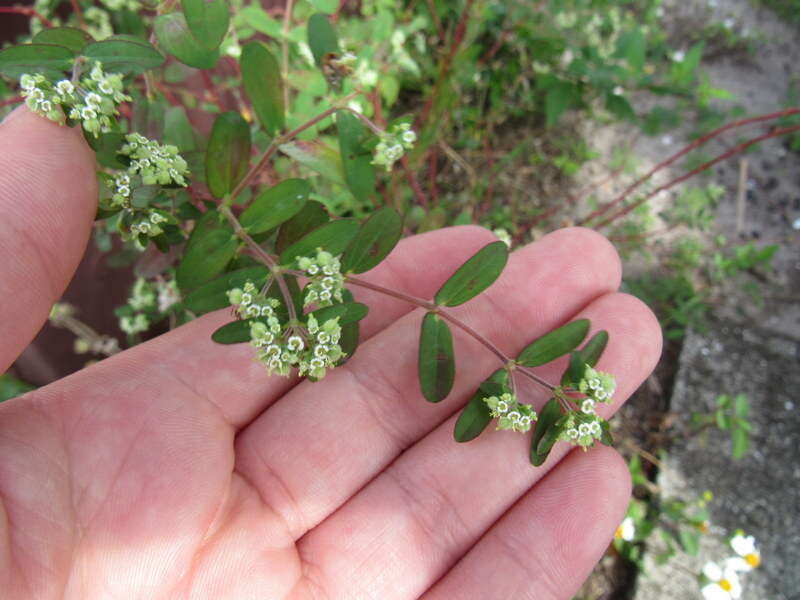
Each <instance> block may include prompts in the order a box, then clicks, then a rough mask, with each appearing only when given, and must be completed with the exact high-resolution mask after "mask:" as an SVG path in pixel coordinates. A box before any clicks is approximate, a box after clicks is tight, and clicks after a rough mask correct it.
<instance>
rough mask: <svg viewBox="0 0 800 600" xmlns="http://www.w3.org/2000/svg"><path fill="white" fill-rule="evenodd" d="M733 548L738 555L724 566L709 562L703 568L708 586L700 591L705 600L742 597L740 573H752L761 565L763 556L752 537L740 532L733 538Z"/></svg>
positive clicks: (730, 599) (727, 599)
mask: <svg viewBox="0 0 800 600" xmlns="http://www.w3.org/2000/svg"><path fill="white" fill-rule="evenodd" d="M730 543H731V548H732V549H733V551H734V552H735V553H736V554H737V556H735V557H733V558H728V559H727V560H725V562H724V563H723V564H722V566H720V565H718V564H717V563H715V562H708V563H706V565H705V566H704V567H703V576H704V578H705V580H706V584H705V585H704V586H703V587H702V589H701V590H700V591H701V592H702V594H703V598H705V600H736V599H738V598H741V596H742V584H741V580H740V573H746V572H748V571H752V570H753V569H755V568H756V567H758V566H759V565H760V564H761V554H760V553H759V551H758V549H757V548H756V543H755V539H754V538H753V536H752V535H749V536H745V535H744V534H743V533H741V532H739V533H737V534H736V535H735V536H733V538H731V542H730Z"/></svg>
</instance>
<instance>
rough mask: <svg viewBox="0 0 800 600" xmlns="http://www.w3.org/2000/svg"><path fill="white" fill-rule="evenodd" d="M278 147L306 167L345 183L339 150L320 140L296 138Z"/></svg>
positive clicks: (331, 179)
mask: <svg viewBox="0 0 800 600" xmlns="http://www.w3.org/2000/svg"><path fill="white" fill-rule="evenodd" d="M278 148H279V149H280V151H281V152H283V153H284V154H285V155H286V156H288V157H290V158H291V159H293V160H296V161H297V162H299V163H300V164H301V165H303V166H304V167H308V168H309V169H311V170H312V171H316V172H317V173H319V174H320V175H322V176H323V177H325V178H326V179H329V180H330V181H333V182H334V183H339V184H341V185H345V181H344V172H343V170H342V157H341V156H340V155H339V152H338V151H337V150H334V149H333V148H331V147H330V146H328V145H326V144H325V143H323V142H321V141H320V140H310V141H304V140H295V141H293V142H287V143H285V144H281V145H280V146H279V147H278Z"/></svg>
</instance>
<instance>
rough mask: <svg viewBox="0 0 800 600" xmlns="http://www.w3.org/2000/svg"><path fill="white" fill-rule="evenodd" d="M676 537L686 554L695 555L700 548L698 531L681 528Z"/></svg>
mask: <svg viewBox="0 0 800 600" xmlns="http://www.w3.org/2000/svg"><path fill="white" fill-rule="evenodd" d="M678 539H679V540H680V543H681V546H683V549H684V550H685V551H686V553H687V554H689V555H691V556H696V555H697V552H698V550H700V534H699V533H698V532H696V531H690V530H688V529H681V530H680V532H679V533H678Z"/></svg>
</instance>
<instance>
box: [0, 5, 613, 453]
mask: <svg viewBox="0 0 800 600" xmlns="http://www.w3.org/2000/svg"><path fill="white" fill-rule="evenodd" d="M290 6H291V5H290ZM181 8H182V9H181V10H170V9H169V8H167V9H162V10H164V14H159V15H157V16H156V17H155V18H154V19H152V21H151V23H150V24H151V25H152V34H151V35H149V36H144V37H140V36H135V35H130V34H118V35H113V36H111V37H108V38H106V39H102V40H99V41H98V40H95V39H93V37H92V36H91V35H90V34H89V33H87V32H86V31H84V30H81V29H75V28H70V27H53V28H46V29H42V30H41V31H40V32H39V33H37V34H36V35H35V36H34V37H33V39H32V41H31V43H28V44H22V45H18V46H14V47H11V48H8V49H6V50H4V51H3V52H0V72H2V73H3V74H5V75H7V76H10V77H15V78H18V80H19V90H20V94H21V96H22V97H23V98H24V99H25V103H26V104H27V106H28V108H29V109H30V110H32V111H34V112H36V113H37V114H39V115H41V116H42V117H44V118H47V119H50V120H52V121H55V122H57V123H59V124H63V125H67V126H80V127H81V128H82V129H83V132H84V136H85V138H86V140H87V141H88V142H89V144H90V145H91V146H92V148H93V149H94V150H95V151H96V153H97V161H98V167H99V170H98V173H97V176H98V180H99V183H100V199H99V209H98V215H97V218H98V219H99V220H104V221H105V222H106V223H107V224H108V227H110V228H111V227H113V229H115V230H116V231H117V232H118V233H119V234H120V236H121V237H122V239H123V240H124V241H126V242H127V243H128V244H130V245H131V246H132V247H134V248H137V249H139V250H140V251H143V250H145V249H147V248H148V247H149V246H150V245H151V244H152V245H153V246H155V247H156V248H157V249H158V250H159V251H161V252H164V253H167V254H168V256H169V260H168V261H165V262H166V264H167V265H168V267H169V268H168V269H165V270H164V273H163V274H162V275H161V276H160V277H161V279H160V282H161V283H160V285H162V286H164V285H165V284H164V281H165V279H166V280H167V281H169V282H172V281H174V283H171V285H172V286H173V288H174V287H175V286H177V290H176V291H175V294H174V297H173V298H172V300H171V302H170V303H169V304H164V305H161V304H159V307H158V310H156V309H155V308H154V305H155V301H154V293H153V292H148V291H147V289H146V288H147V286H148V283H147V282H146V281H142V280H140V281H138V282H137V286H138V288H137V289H138V290H139V291H136V290H135V294H134V296H132V298H131V301H130V303H129V306H128V307H126V309H125V310H123V311H122V312H121V313H120V316H121V319H122V320H121V323H122V325H123V326H124V329H125V331H126V332H127V333H129V334H130V335H131V336H132V340H135V337H136V336H137V335H138V334H139V333H141V332H142V331H145V330H146V329H147V328H148V327H149V325H150V323H151V320H153V319H158V318H160V316H163V315H167V314H168V315H170V316H171V317H172V320H173V321H174V322H176V323H181V322H185V321H187V320H190V319H192V318H195V317H197V316H199V315H201V314H204V313H207V312H210V311H213V310H216V309H220V308H224V307H226V306H231V307H232V309H233V316H234V317H235V319H234V320H233V321H232V322H231V323H229V324H227V325H225V326H223V327H221V328H220V329H219V330H217V331H216V332H215V333H214V335H213V336H212V337H213V339H214V340H215V341H217V342H219V343H221V344H238V343H245V342H249V343H250V344H251V345H252V346H253V347H254V350H253V353H254V355H255V358H256V359H257V360H259V361H261V362H262V363H263V364H264V367H265V368H266V369H267V370H268V371H269V372H270V373H273V374H277V375H290V374H292V373H294V372H295V370H297V371H298V372H299V374H300V375H302V376H306V377H308V378H310V379H312V380H319V379H321V378H322V377H324V376H325V375H326V373H327V372H328V371H329V370H330V369H332V368H335V367H336V366H337V365H340V364H342V363H343V362H344V361H346V360H348V359H349V358H350V357H351V356H352V355H353V354H354V353H355V352H356V350H357V347H358V342H359V321H361V320H362V319H363V318H364V317H365V316H366V315H367V312H368V307H367V306H366V305H364V304H361V303H358V302H354V301H353V295H352V293H351V291H350V289H349V288H352V287H354V286H355V287H359V286H360V287H366V288H369V289H370V290H372V291H374V292H379V293H382V294H386V295H388V296H392V297H394V298H398V299H401V300H404V301H407V302H409V303H411V304H413V305H416V306H419V307H422V308H424V309H425V311H426V313H425V315H424V317H423V318H422V323H421V329H420V338H419V340H420V341H419V383H420V389H421V391H422V395H423V396H424V398H425V399H426V400H428V401H429V402H440V401H441V400H443V399H444V398H446V397H447V396H448V394H449V393H450V391H451V389H452V387H453V384H454V380H455V376H456V372H455V356H454V355H455V349H454V345H453V336H452V333H451V328H452V327H456V328H459V329H461V330H463V331H464V332H466V333H467V334H468V335H469V336H471V337H472V338H474V339H475V340H477V341H478V342H480V343H481V344H482V345H483V346H485V348H486V350H487V351H489V352H491V353H493V354H494V355H495V356H496V357H497V359H498V361H499V365H498V367H499V369H498V370H497V371H496V372H495V373H493V374H492V375H491V376H490V377H489V378H488V379H487V380H486V381H484V382H483V383H482V384H481V385H480V387H479V388H478V389H477V390H476V391H475V394H474V396H473V398H472V400H471V401H470V402H468V403H467V405H466V407H465V408H464V410H463V412H462V414H461V416H460V418H459V419H458V421H457V423H456V425H455V438H456V440H458V441H460V442H466V441H469V440H472V439H474V438H475V437H477V436H478V435H479V434H480V433H481V432H482V431H484V430H485V428H486V427H487V426H488V425H489V423H490V422H492V421H493V420H496V421H497V427H498V428H499V429H505V430H511V431H516V432H521V433H525V432H528V431H529V430H531V429H532V430H533V434H532V443H531V447H530V448H531V449H530V460H531V462H532V463H533V464H535V465H539V464H541V463H542V462H544V460H545V459H546V457H547V455H548V454H549V452H550V450H551V449H552V447H553V445H554V444H555V442H556V441H558V440H563V441H567V442H569V443H572V444H574V445H578V446H580V447H583V448H587V447H589V446H592V445H593V444H594V443H595V441H597V440H599V441H602V442H603V443H610V442H611V437H610V434H609V428H608V423H607V422H606V421H605V420H604V419H603V418H601V417H600V416H599V415H597V413H596V410H595V407H596V404H597V403H598V402H610V401H611V400H612V398H613V394H614V390H615V383H614V378H613V376H611V375H609V374H606V373H602V372H600V371H596V370H595V369H594V368H593V367H594V365H595V364H596V363H597V361H598V360H599V358H600V356H601V354H602V352H603V350H604V348H605V346H606V343H607V341H608V334H607V333H606V332H604V331H600V332H597V333H595V334H594V335H593V336H592V337H591V339H589V340H588V341H587V342H586V343H585V344H584V345H583V346H582V347H581V344H582V343H583V342H584V341H585V340H586V338H587V335H588V333H589V329H590V323H589V321H588V320H587V319H580V320H577V321H573V322H570V323H567V324H566V325H563V326H561V327H559V328H557V329H555V330H553V331H551V332H550V333H547V334H546V335H544V336H540V337H539V338H537V339H535V340H533V341H532V342H531V343H530V344H529V345H528V346H526V347H525V348H524V349H523V350H522V352H520V353H519V354H518V355H517V356H508V355H506V354H505V353H503V352H502V351H500V350H499V349H498V348H497V347H496V346H495V345H494V344H493V343H492V341H491V340H489V339H487V338H486V337H485V336H483V335H482V334H481V333H480V332H478V331H475V330H473V329H472V328H471V327H470V326H468V325H467V324H466V323H465V322H463V321H462V320H461V319H459V318H458V317H457V316H456V315H455V314H454V313H453V312H452V311H451V310H450V309H451V307H456V306H460V305H462V304H464V303H466V302H468V301H469V300H471V299H473V298H474V297H476V296H478V295H479V294H481V293H482V292H483V291H484V290H486V289H487V288H488V287H489V286H491V285H492V284H493V283H494V281H495V280H496V279H497V278H498V277H499V276H500V274H501V273H502V271H503V269H504V267H505V265H506V262H507V259H508V248H507V246H506V244H505V243H504V242H501V241H497V242H492V243H490V244H488V245H486V246H485V247H483V248H482V249H480V250H479V251H478V252H477V253H475V254H474V255H473V256H472V257H471V258H470V259H469V260H467V261H466V262H465V263H464V264H463V265H462V266H461V267H460V268H458V269H457V270H456V271H455V272H454V273H453V274H452V275H451V276H450V278H449V279H447V280H446V281H445V282H444V283H443V284H442V285H441V287H440V289H439V290H438V292H436V294H435V295H434V296H433V297H432V298H417V297H414V296H411V295H409V294H406V293H404V292H402V291H400V290H396V289H390V288H386V287H382V286H379V285H376V284H375V283H371V282H369V281H367V280H364V279H362V278H360V277H359V275H360V274H361V273H365V272H367V271H370V270H371V269H373V268H375V267H376V266H377V265H379V264H380V263H381V262H382V261H383V260H384V259H385V258H386V257H387V256H388V255H389V254H390V252H392V250H393V249H394V248H395V246H396V244H397V243H398V241H399V240H400V239H401V238H402V237H403V226H404V225H403V217H402V216H401V214H400V213H399V212H398V211H397V210H396V208H395V207H393V206H390V205H388V204H387V205H385V206H381V194H380V192H379V171H380V170H376V168H375V167H376V166H379V167H382V168H383V169H385V170H386V171H391V169H392V167H393V165H394V164H395V163H396V162H397V161H398V160H400V159H401V158H402V157H403V155H404V154H405V153H406V152H407V151H410V150H412V149H413V147H414V143H415V142H416V134H415V133H414V131H413V129H412V127H411V125H410V121H409V119H407V118H405V119H404V118H400V119H398V120H396V121H395V122H394V124H392V125H391V126H390V127H389V126H387V127H381V126H380V125H378V124H377V123H376V122H375V121H373V120H372V119H371V118H370V117H369V116H368V115H367V114H366V112H365V110H364V106H363V105H362V104H360V103H358V102H357V101H359V100H361V99H364V98H368V97H370V95H371V94H372V91H371V90H369V89H365V88H364V83H363V81H361V80H359V79H357V78H355V77H354V76H353V68H352V64H353V63H354V61H355V56H353V55H352V54H350V53H348V52H346V51H345V49H343V48H342V47H341V45H340V43H339V40H338V37H337V33H336V31H335V29H334V28H333V26H332V25H331V23H330V21H329V19H328V18H327V17H326V16H325V15H323V14H314V15H311V16H310V18H309V19H308V21H307V26H306V33H307V46H304V47H306V48H307V49H308V51H309V52H310V56H308V58H309V61H310V62H311V63H312V66H313V67H315V68H317V69H319V73H321V75H322V77H323V81H324V87H322V88H321V90H320V102H319V107H318V112H317V113H316V114H315V115H313V116H312V117H310V118H306V119H305V120H303V118H302V111H299V114H297V115H296V114H294V113H293V112H292V109H293V107H296V106H297V104H296V103H294V104H293V102H292V100H293V97H292V92H291V88H292V85H291V82H290V81H287V77H289V76H290V74H291V73H290V65H289V60H290V52H289V49H288V44H289V43H290V42H289V39H288V38H284V39H282V40H281V45H280V48H276V47H275V45H274V44H272V45H270V44H267V43H264V42H262V41H260V40H252V41H246V42H245V43H244V44H243V45H242V46H241V47H239V46H238V45H237V46H236V51H235V52H233V53H232V54H235V55H237V56H238V61H236V67H237V70H238V71H239V73H240V74H241V78H240V80H233V81H228V82H227V83H228V85H229V88H230V89H229V91H230V92H231V93H233V94H234V95H235V96H236V97H237V98H238V99H239V101H238V105H239V110H236V111H225V112H220V113H218V114H217V115H216V117H215V119H214V123H213V127H212V128H211V131H210V133H209V135H208V137H207V138H206V139H202V140H201V141H200V143H199V144H198V137H199V136H198V134H197V132H195V131H194V130H193V129H192V127H191V125H190V124H189V121H188V120H187V119H186V114H185V112H184V111H183V107H182V106H181V105H180V103H179V102H174V106H173V107H171V108H169V109H168V110H169V111H171V112H169V113H168V112H167V111H165V110H164V109H163V106H162V103H163V99H162V98H161V97H160V94H159V92H158V91H157V90H162V89H165V86H166V81H165V79H167V78H168V76H167V69H168V68H170V67H171V66H174V65H175V64H176V63H175V62H174V61H178V63H183V64H184V65H186V66H189V67H193V68H195V69H199V70H201V71H202V70H208V69H212V68H213V67H214V66H215V65H216V64H217V62H218V60H219V53H220V46H221V45H222V44H223V43H227V42H226V41H225V40H226V34H227V31H228V18H229V17H228V14H229V13H228V8H227V5H226V3H225V2H224V0H212V1H211V2H195V1H190V0H186V1H184V2H183V3H182V7H181ZM289 10H290V11H291V8H290V9H289ZM291 19H292V15H291V12H287V14H286V17H285V20H284V27H290V25H291ZM143 23H145V24H146V23H148V20H145V21H143ZM241 41H242V40H238V41H237V44H238V42H241ZM228 49H230V46H228ZM277 51H280V56H276V52H277ZM167 56H171V57H173V58H171V59H170V60H169V61H167V60H166V57H167ZM295 58H298V59H300V60H302V56H301V57H295ZM165 65H166V66H165ZM206 77H207V75H206ZM171 97H172V95H171ZM134 98H135V102H134ZM159 107H161V108H159ZM123 115H124V116H123ZM290 123H291V124H292V125H291V126H290V125H289V124H290ZM139 127H143V129H141V130H137V128H139ZM328 133H332V134H333V135H335V136H336V140H337V147H333V148H332V147H331V146H327V145H325V143H324V141H322V139H324V136H326V135H327V134H328ZM309 135H312V136H313V135H316V136H318V137H319V138H320V139H316V140H315V139H314V138H313V137H311V138H310V139H309V138H308V136H309ZM162 138H166V139H162ZM301 138H303V139H301ZM184 155H185V156H184ZM254 155H255V157H254ZM279 155H286V156H288V157H289V158H290V159H291V160H292V161H297V163H299V164H298V166H293V165H288V166H287V165H285V164H283V165H280V167H279V166H278V164H277V163H276V161H277V160H278V157H279ZM301 165H304V166H305V167H307V168H310V169H312V170H316V171H317V172H321V173H323V174H326V175H327V179H332V180H334V182H335V183H334V184H331V183H330V182H329V181H326V182H324V183H323V184H322V185H318V184H317V183H318V182H317V181H315V180H314V179H312V178H310V177H308V175H307V171H305V172H304V171H302V170H301V169H300V168H299V167H300V166H301ZM265 179H266V180H267V181H265ZM342 192H344V193H349V194H351V195H352V197H353V198H354V199H356V200H357V201H367V202H371V203H372V204H373V205H374V206H376V208H375V209H373V210H372V211H371V214H369V215H368V217H367V218H366V219H364V220H362V221H358V220H356V219H353V218H333V217H332V216H331V214H330V212H329V211H328V210H327V209H326V206H325V204H327V203H326V202H325V198H324V194H326V193H342ZM148 294H149V296H148ZM145 300H146V302H145ZM565 355H569V364H568V367H567V369H566V371H565V372H564V374H563V376H562V377H561V380H560V381H559V382H549V381H546V380H545V379H543V378H542V377H540V376H539V375H537V374H536V373H535V372H534V371H533V370H532V369H533V368H535V367H540V366H542V365H545V364H547V363H550V362H552V361H554V360H556V359H558V358H560V357H562V356H565ZM521 377H522V378H526V379H528V380H531V381H533V382H535V383H536V384H537V385H539V386H542V387H544V388H545V389H546V390H547V391H548V393H549V394H550V395H551V397H552V398H551V400H550V401H549V402H548V403H547V404H545V405H544V407H543V408H542V410H541V413H538V412H537V411H536V410H535V409H534V408H533V407H532V406H531V404H529V403H527V402H525V401H524V397H522V396H521V395H520V394H519V393H518V391H517V390H518V381H519V380H520V378H521Z"/></svg>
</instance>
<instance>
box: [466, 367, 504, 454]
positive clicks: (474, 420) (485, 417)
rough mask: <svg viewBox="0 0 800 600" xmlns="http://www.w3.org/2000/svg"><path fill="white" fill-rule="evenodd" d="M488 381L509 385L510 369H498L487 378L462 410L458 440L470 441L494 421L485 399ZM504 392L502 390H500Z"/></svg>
mask: <svg viewBox="0 0 800 600" xmlns="http://www.w3.org/2000/svg"><path fill="white" fill-rule="evenodd" d="M487 383H494V384H499V385H500V386H504V387H505V386H507V385H508V371H507V370H506V369H502V368H501V369H497V371H495V372H494V373H492V374H491V376H490V377H489V378H488V379H486V380H485V381H484V382H483V383H482V384H481V386H480V387H479V388H478V390H477V391H476V392H475V394H473V396H472V398H470V401H469V402H467V405H466V406H465V407H464V410H462V411H461V414H460V415H459V416H458V420H457V421H456V426H455V430H454V431H453V437H455V440H456V441H457V442H469V441H470V440H474V439H475V438H476V437H478V436H479V435H480V434H481V433H483V430H484V429H486V427H487V425H489V423H491V422H492V414H491V411H490V410H489V407H488V406H487V405H486V402H484V401H483V399H484V398H486V397H487V395H491V394H487V393H486V390H485V388H484V385H485V384H487ZM500 393H502V392H500Z"/></svg>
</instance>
